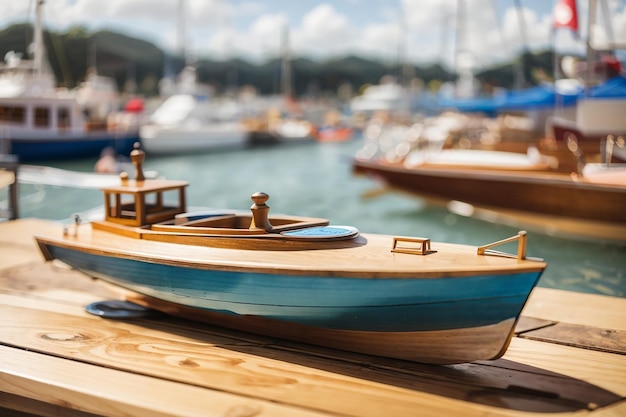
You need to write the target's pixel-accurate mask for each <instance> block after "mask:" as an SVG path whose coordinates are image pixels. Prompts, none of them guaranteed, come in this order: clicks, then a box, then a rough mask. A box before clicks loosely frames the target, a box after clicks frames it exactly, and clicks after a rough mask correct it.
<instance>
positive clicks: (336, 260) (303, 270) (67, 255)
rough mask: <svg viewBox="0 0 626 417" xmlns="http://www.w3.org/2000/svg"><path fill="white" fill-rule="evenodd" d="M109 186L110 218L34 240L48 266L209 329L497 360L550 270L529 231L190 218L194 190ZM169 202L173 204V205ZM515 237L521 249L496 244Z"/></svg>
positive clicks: (155, 183)
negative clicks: (435, 233) (488, 240)
mask: <svg viewBox="0 0 626 417" xmlns="http://www.w3.org/2000/svg"><path fill="white" fill-rule="evenodd" d="M131 157H132V159H133V162H134V163H135V164H136V169H137V172H136V173H135V178H136V179H134V180H130V179H128V178H127V177H125V176H124V175H121V180H120V184H119V185H118V186H111V187H107V188H105V189H104V190H103V191H104V195H105V220H104V221H96V222H93V223H91V224H90V225H87V224H85V225H79V224H78V223H79V222H76V224H75V225H69V226H68V227H65V228H64V229H63V230H62V229H61V227H59V230H58V233H49V234H47V235H40V236H36V240H37V242H38V244H39V247H40V249H41V251H42V253H43V255H44V256H45V258H46V259H47V260H53V259H58V260H61V261H63V262H65V263H66V264H68V265H70V266H71V267H73V268H75V269H77V270H80V271H82V272H84V273H85V274H87V275H89V276H91V277H93V278H98V279H102V280H104V281H106V282H108V283H112V284H115V285H117V286H119V287H123V288H124V289H126V290H129V291H130V292H131V293H132V294H133V296H132V300H133V301H136V302H140V303H143V304H144V305H147V306H150V307H153V308H156V309H160V310H163V311H165V312H168V313H171V314H175V315H181V316H184V317H187V318H192V319H199V320H205V321H208V322H211V323H212V324H215V325H220V326H225V327H230V328H235V329H239V330H243V331H248V332H253V333H259V334H265V335H269V336H273V337H279V338H285V339H291V340H296V341H300V342H304V343H310V344H315V345H321V346H326V347H331V348H336V349H342V350H347V351H353V352H360V353H365V354H372V355H378V356H384V357H393V358H400V359H406V360H412V361H418V362H425V363H434V364H450V363H462V362H470V361H475V360H488V359H496V358H498V357H500V356H502V355H503V354H504V352H505V351H506V349H507V347H508V345H509V342H510V339H511V337H512V334H513V331H514V328H515V323H516V321H517V319H518V318H519V316H520V312H521V311H522V308H523V307H524V304H525V303H526V300H527V299H528V297H529V295H530V293H531V291H532V289H533V288H534V286H535V285H536V284H537V281H538V280H539V278H540V276H541V274H542V272H543V270H544V269H545V267H546V264H545V263H544V262H542V261H541V260H533V259H526V235H525V233H524V232H520V234H519V235H518V236H515V237H512V238H509V239H504V240H503V241H500V242H495V243H493V244H489V245H485V246H481V247H472V246H467V245H458V244H449V243H438V242H430V240H429V239H426V238H409V237H402V236H396V237H393V236H384V235H373V234H361V233H359V232H358V230H356V229H355V228H353V227H347V226H330V225H329V224H328V221H327V220H326V219H317V218H307V217H294V216H270V215H269V214H268V211H269V207H268V206H267V205H266V204H265V202H266V201H267V199H268V196H267V195H266V194H264V193H256V194H254V195H253V196H252V200H253V201H254V204H253V205H252V207H251V213H247V214H244V213H241V212H227V211H225V212H219V211H218V212H215V211H214V212H209V213H202V214H197V215H191V214H185V211H186V207H185V204H186V203H185V189H186V186H187V183H186V182H184V181H172V180H159V179H155V180H148V179H144V177H143V174H142V162H143V158H144V155H143V153H142V152H141V151H140V150H139V149H135V150H134V151H133V153H132V155H131ZM167 194H172V195H173V197H174V199H173V203H170V202H166V201H167V199H166V198H165V197H166V195H167ZM512 241H518V253H517V255H508V254H504V253H502V252H494V251H492V250H490V249H489V248H491V247H492V246H495V245H498V244H501V243H506V242H512Z"/></svg>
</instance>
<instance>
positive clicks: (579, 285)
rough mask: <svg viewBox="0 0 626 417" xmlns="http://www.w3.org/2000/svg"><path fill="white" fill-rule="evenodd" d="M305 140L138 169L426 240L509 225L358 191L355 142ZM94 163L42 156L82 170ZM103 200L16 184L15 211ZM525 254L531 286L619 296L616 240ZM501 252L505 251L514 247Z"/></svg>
mask: <svg viewBox="0 0 626 417" xmlns="http://www.w3.org/2000/svg"><path fill="white" fill-rule="evenodd" d="M360 144H361V143H360V141H359V140H358V139H355V140H353V141H352V142H349V143H320V144H317V143H307V144H293V145H288V146H281V147H279V146H277V147H267V148H251V149H247V150H244V151H234V152H223V153H213V154H205V155H190V156H177V157H169V158H168V157H160V158H155V157H153V158H151V157H150V156H148V157H147V159H146V163H145V168H146V169H149V170H156V171H158V172H159V173H160V174H161V175H162V176H164V177H166V178H170V179H181V180H187V181H189V182H190V187H189V189H188V193H187V195H188V201H189V205H190V206H200V207H214V208H234V209H247V208H249V207H250V205H251V201H250V195H251V194H252V193H254V192H256V191H264V192H266V193H268V194H269V195H270V200H269V201H268V205H269V206H270V207H271V213H285V214H297V215H303V216H311V217H326V218H328V219H330V220H331V223H334V224H337V225H340V224H345V225H352V226H355V227H357V228H358V229H359V230H361V231H362V232H370V233H384V234H390V235H408V236H422V237H429V238H430V239H431V240H433V241H447V242H454V243H466V244H471V245H476V246H478V245H482V244H486V243H490V242H493V241H497V240H500V239H503V238H506V237H509V236H513V235H515V234H516V233H517V231H518V229H517V228H513V227H510V226H506V225H500V224H492V223H488V222H484V221H481V220H477V219H473V218H468V217H464V216H460V215H457V214H453V213H451V212H449V211H447V210H446V209H445V208H441V207H434V206H431V205H428V204H426V203H425V202H424V201H422V200H420V199H418V198H415V197H412V196H405V195H399V194H392V193H383V194H381V195H377V194H376V193H374V196H371V197H364V196H366V195H368V194H371V193H369V192H370V191H371V190H372V189H374V188H375V184H374V183H373V182H372V181H371V180H369V179H367V178H362V177H355V176H353V175H352V173H351V169H350V163H349V160H348V159H349V158H350V157H351V156H352V155H354V154H355V152H356V150H357V149H358V147H359V146H360ZM95 162H96V161H95V160H92V159H89V160H81V161H69V162H58V163H50V165H52V166H55V167H58V168H64V169H71V170H79V171H87V172H91V171H92V170H93V165H94V164H95ZM102 204H103V197H102V195H101V193H100V192H99V191H97V190H84V189H72V188H66V187H49V186H46V187H41V186H33V185H28V184H23V185H21V186H20V213H21V217H39V218H44V219H52V220H59V219H66V218H68V217H70V215H71V214H72V213H75V212H80V211H85V210H89V209H91V208H93V207H96V206H101V205H102ZM528 242H529V243H528V256H535V257H540V258H544V259H545V260H546V261H547V263H548V268H547V270H546V272H545V273H544V275H543V277H542V279H541V281H540V283H539V285H540V286H543V287H550V288H560V289H567V290H573V291H579V292H588V293H596V294H606V295H614V296H620V297H625V296H626V276H625V274H626V245H620V244H615V243H609V242H599V241H594V242H589V241H582V240H580V241H578V240H572V239H561V238H558V237H554V236H547V235H543V234H538V233H533V232H530V233H529V239H528ZM502 250H508V251H510V252H515V251H516V249H515V247H514V246H511V247H509V248H507V247H506V246H503V247H502Z"/></svg>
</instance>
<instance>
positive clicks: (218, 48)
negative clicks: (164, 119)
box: [0, 0, 626, 68]
mask: <svg viewBox="0 0 626 417" xmlns="http://www.w3.org/2000/svg"><path fill="white" fill-rule="evenodd" d="M555 3H556V0H395V1H394V0H328V1H326V2H318V1H310V0H182V1H181V0H159V1H155V0H45V3H44V9H43V22H44V25H45V26H46V27H47V28H48V29H51V30H57V31H65V30H67V29H68V28H70V27H72V26H76V25H81V26H84V27H86V28H87V29H88V30H90V31H96V30H100V29H108V30H113V31H118V32H122V33H125V34H129V35H132V36H135V37H138V38H141V39H144V40H147V41H150V42H153V43H155V44H156V45H157V46H159V47H162V48H164V49H166V50H168V51H172V52H176V51H181V50H182V47H181V45H185V47H184V50H185V51H186V54H188V55H190V56H192V57H193V56H197V57H203V58H204V57H206V58H212V59H230V58H232V57H241V58H244V59H248V60H250V61H253V62H263V61H265V60H268V59H272V58H275V57H277V56H279V55H280V53H281V45H284V43H281V42H282V41H281V39H285V37H284V36H283V34H285V33H288V37H287V39H288V45H289V48H288V49H289V52H290V55H291V56H294V57H309V58H313V59H327V58H335V57H342V56H347V55H358V56H362V57H367V58H378V59H381V60H384V61H386V62H399V61H402V62H410V63H415V64H418V65H424V64H433V63H440V64H443V65H445V66H447V67H449V68H454V67H455V66H456V65H457V64H458V63H460V62H463V63H465V65H469V66H471V67H473V68H484V67H489V66H492V65H497V64H498V63H501V62H505V61H507V60H508V59H510V58H511V57H512V56H514V55H515V54H518V53H520V52H521V51H523V50H525V49H527V50H531V51H539V50H544V49H546V48H549V47H551V46H552V45H554V46H555V47H556V48H557V50H558V51H560V52H563V53H581V54H582V53H584V50H585V47H584V41H585V39H586V38H587V32H588V30H587V21H588V20H587V15H588V12H589V6H588V1H586V0H577V4H578V15H579V27H580V33H579V37H578V38H577V37H576V36H574V33H573V32H572V31H571V30H569V29H563V28H562V29H558V30H556V31H553V30H552V22H553V18H552V13H553V9H554V5H555ZM606 6H607V7H606V10H607V11H608V12H609V13H608V15H609V16H610V19H611V23H612V24H611V25H610V26H609V25H606V23H605V22H606V20H605V19H604V14H602V13H599V16H600V17H599V23H600V24H599V25H598V28H599V29H597V30H593V31H592V33H594V36H597V39H603V38H604V39H606V38H607V37H609V34H610V32H611V31H610V30H609V31H607V30H606V29H605V28H607V27H610V28H611V29H612V32H613V39H615V40H616V41H619V42H622V43H625V44H626V0H606ZM34 8H35V5H34V0H19V1H15V0H14V1H2V2H0V27H2V28H3V27H6V26H8V25H10V24H12V23H18V22H24V21H31V22H34ZM599 10H601V9H599ZM180 22H184V24H180ZM603 28H604V29H603ZM461 52H462V54H460V53H461ZM460 57H464V59H461V58H460Z"/></svg>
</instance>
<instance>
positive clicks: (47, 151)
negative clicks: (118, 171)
mask: <svg viewBox="0 0 626 417" xmlns="http://www.w3.org/2000/svg"><path fill="white" fill-rule="evenodd" d="M41 3H42V2H36V4H37V20H36V24H35V35H34V38H35V43H34V47H33V51H34V59H32V60H24V59H22V58H21V56H20V55H19V54H16V53H13V52H9V53H7V54H6V56H5V63H4V64H3V65H2V66H0V141H2V147H3V150H4V151H5V152H7V153H12V154H15V155H17V156H18V157H19V158H20V160H21V161H41V160H53V159H69V158H83V157H91V156H98V155H99V154H100V152H101V151H102V149H104V148H106V147H113V148H114V149H115V150H116V151H117V152H119V153H123V154H128V152H130V150H131V149H132V146H133V143H135V142H137V140H138V139H139V136H138V131H137V130H136V129H133V128H128V127H126V126H121V125H118V126H109V125H108V124H107V118H108V116H109V115H111V114H112V113H114V112H117V110H118V109H119V97H118V94H117V91H116V89H115V84H114V81H113V80H112V79H110V78H108V77H103V76H99V75H97V74H96V73H95V72H90V73H89V74H88V76H87V80H86V81H85V82H84V83H83V84H82V85H81V86H80V87H79V88H78V89H77V90H67V89H57V88H56V80H55V78H54V76H53V74H52V73H51V71H49V70H48V69H47V66H46V63H45V59H44V51H43V42H42V29H41V7H42V6H41Z"/></svg>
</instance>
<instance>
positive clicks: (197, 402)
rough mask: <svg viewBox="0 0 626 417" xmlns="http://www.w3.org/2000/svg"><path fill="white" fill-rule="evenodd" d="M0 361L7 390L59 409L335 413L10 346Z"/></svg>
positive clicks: (156, 415)
mask: <svg viewBox="0 0 626 417" xmlns="http://www.w3.org/2000/svg"><path fill="white" fill-rule="evenodd" d="M0 357H2V367H1V369H0V384H1V386H2V391H3V392H6V393H9V394H12V395H14V396H21V397H26V398H33V399H36V400H37V401H38V402H43V403H46V404H52V405H56V406H58V407H59V408H60V409H61V410H63V409H70V410H78V411H83V412H86V413H93V414H97V415H102V416H111V417H118V416H122V415H123V416H128V417H133V416H137V417H145V416H151V417H174V416H180V417H185V416H190V417H191V416H205V415H211V414H213V415H224V416H285V417H288V416H303V417H315V416H318V417H319V416H328V415H332V414H329V413H319V412H315V411H311V410H307V409H302V408H297V407H290V406H286V405H283V404H278V403H274V402H272V401H264V400H258V399H252V398H249V397H247V396H237V395H232V394H229V393H225V392H220V391H213V390H207V389H203V388H200V387H196V386H193V385H189V384H181V383H176V382H171V381H166V380H162V379H156V378H151V377H147V376H143V375H138V374H133V373H128V372H121V371H117V370H113V369H108V368H105V367H99V366H93V365H87V364H84V363H80V362H76V361H68V360H64V359H62V358H58V357H53V356H49V355H43V354H39V353H35V352H28V351H24V350H20V349H12V348H10V347H7V346H0ZM10 398H13V400H14V401H15V400H16V398H15V397H5V398H4V399H5V400H9V399H10ZM2 405H3V406H4V407H7V408H10V407H11V406H12V405H15V406H16V407H19V408H21V409H24V408H25V406H24V404H21V403H18V404H11V403H3V404H2ZM35 405H37V403H35ZM42 408H43V407H42ZM30 411H35V412H37V411H45V409H44V410H42V409H37V410H30ZM59 415H66V414H63V413H61V414H59Z"/></svg>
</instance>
